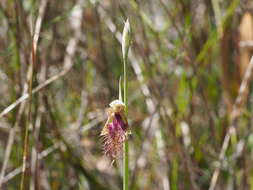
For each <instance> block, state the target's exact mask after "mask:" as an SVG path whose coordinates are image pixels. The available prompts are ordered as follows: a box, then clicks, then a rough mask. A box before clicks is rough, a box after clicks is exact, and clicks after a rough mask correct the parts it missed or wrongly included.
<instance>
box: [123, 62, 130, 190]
mask: <svg viewBox="0 0 253 190" xmlns="http://www.w3.org/2000/svg"><path fill="white" fill-rule="evenodd" d="M123 61H124V103H125V106H126V108H125V112H126V115H127V112H128V105H127V104H128V100H127V87H128V84H127V58H125V59H124V60H123ZM123 151H124V155H123V190H128V177H129V175H128V174H129V169H128V140H126V141H125V142H124V146H123Z"/></svg>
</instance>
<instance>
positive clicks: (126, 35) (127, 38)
mask: <svg viewBox="0 0 253 190" xmlns="http://www.w3.org/2000/svg"><path fill="white" fill-rule="evenodd" d="M130 42H131V29H130V24H129V21H128V19H127V21H126V23H125V26H124V29H123V34H122V43H121V46H122V54H123V59H124V60H126V59H127V55H128V50H129V47H130Z"/></svg>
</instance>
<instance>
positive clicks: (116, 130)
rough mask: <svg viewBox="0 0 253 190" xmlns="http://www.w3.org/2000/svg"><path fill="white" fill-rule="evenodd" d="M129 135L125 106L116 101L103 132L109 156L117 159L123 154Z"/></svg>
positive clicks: (106, 151)
mask: <svg viewBox="0 0 253 190" xmlns="http://www.w3.org/2000/svg"><path fill="white" fill-rule="evenodd" d="M128 134H129V129H128V123H127V119H126V116H125V105H124V104H123V103H122V102H121V101H119V100H115V101H113V102H112V103H111V104H110V108H109V109H108V119H107V122H106V124H105V126H104V128H103V130H102V132H101V136H103V137H104V147H103V149H104V152H105V154H106V155H107V156H110V157H112V158H117V157H118V156H119V154H120V153H121V152H122V147H123V143H124V141H125V140H127V136H128Z"/></svg>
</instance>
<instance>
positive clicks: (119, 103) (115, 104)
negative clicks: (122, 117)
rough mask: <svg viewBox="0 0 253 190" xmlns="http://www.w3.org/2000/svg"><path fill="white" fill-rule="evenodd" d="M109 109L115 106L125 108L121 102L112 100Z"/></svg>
mask: <svg viewBox="0 0 253 190" xmlns="http://www.w3.org/2000/svg"><path fill="white" fill-rule="evenodd" d="M109 106H110V107H112V108H113V107H116V106H125V104H124V103H123V102H122V101H121V100H113V101H112V102H111V103H110V104H109Z"/></svg>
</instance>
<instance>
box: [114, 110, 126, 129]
mask: <svg viewBox="0 0 253 190" xmlns="http://www.w3.org/2000/svg"><path fill="white" fill-rule="evenodd" d="M114 120H116V122H117V123H118V125H119V126H120V127H121V129H122V130H124V131H126V129H127V124H126V123H125V122H124V121H123V119H122V117H121V115H120V113H115V119H114Z"/></svg>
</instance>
